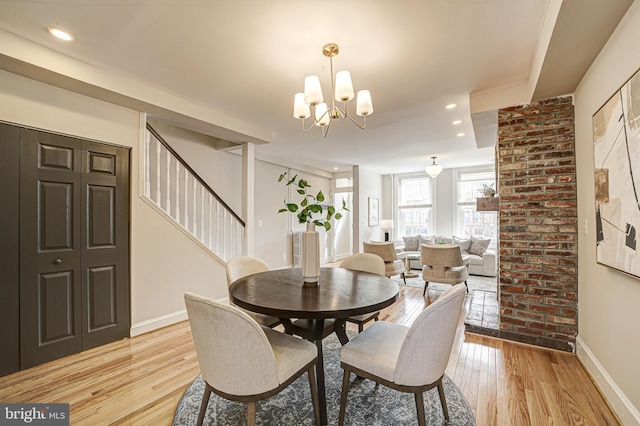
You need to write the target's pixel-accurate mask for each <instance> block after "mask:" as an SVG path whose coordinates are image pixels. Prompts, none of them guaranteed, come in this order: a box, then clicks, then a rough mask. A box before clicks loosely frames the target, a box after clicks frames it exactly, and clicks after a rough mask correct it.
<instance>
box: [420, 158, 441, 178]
mask: <svg viewBox="0 0 640 426" xmlns="http://www.w3.org/2000/svg"><path fill="white" fill-rule="evenodd" d="M436 158H438V157H431V159H432V161H433V162H432V163H431V164H430V165H429V166H427V167H426V168H425V169H424V171H425V172H427V174H428V175H429V176H431V177H432V178H436V177H438V175H439V174H440V172H442V166H441V165H440V164H436Z"/></svg>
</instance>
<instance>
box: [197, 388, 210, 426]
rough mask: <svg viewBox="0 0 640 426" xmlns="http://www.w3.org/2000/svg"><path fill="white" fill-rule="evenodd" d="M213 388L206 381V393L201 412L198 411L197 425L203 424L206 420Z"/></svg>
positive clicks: (203, 395)
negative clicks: (205, 416)
mask: <svg viewBox="0 0 640 426" xmlns="http://www.w3.org/2000/svg"><path fill="white" fill-rule="evenodd" d="M212 390H213V388H212V387H211V386H209V383H206V385H205V387H204V393H203V394H202V402H201V403H200V413H198V420H197V421H196V425H197V426H202V423H203V422H204V415H205V414H206V413H207V405H209V398H210V397H211V391H212Z"/></svg>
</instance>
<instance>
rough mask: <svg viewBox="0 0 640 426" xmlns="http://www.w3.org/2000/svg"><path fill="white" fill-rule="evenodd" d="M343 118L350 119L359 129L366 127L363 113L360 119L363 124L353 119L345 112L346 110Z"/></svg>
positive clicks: (365, 117) (365, 118)
mask: <svg viewBox="0 0 640 426" xmlns="http://www.w3.org/2000/svg"><path fill="white" fill-rule="evenodd" d="M344 116H345V118H348V119H349V120H351V122H352V123H353V124H355V125H356V126H358V127H359V128H361V129H363V130H364V129H366V128H367V116H366V115H363V116H362V119H363V124H362V125H360V124H359V123H358V122H357V121H356V120H354V119H353V117H351V116H350V115H349V114H347V113H346V112H345V113H344Z"/></svg>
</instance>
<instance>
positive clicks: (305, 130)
mask: <svg viewBox="0 0 640 426" xmlns="http://www.w3.org/2000/svg"><path fill="white" fill-rule="evenodd" d="M300 122H301V123H302V131H303V132H305V133H309V131H310V130H311V129H313V126H314V125H315V123H311V126H309V128H308V129H305V128H304V118H301V119H300Z"/></svg>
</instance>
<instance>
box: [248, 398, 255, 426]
mask: <svg viewBox="0 0 640 426" xmlns="http://www.w3.org/2000/svg"><path fill="white" fill-rule="evenodd" d="M247 426H256V402H255V401H251V402H247Z"/></svg>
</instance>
